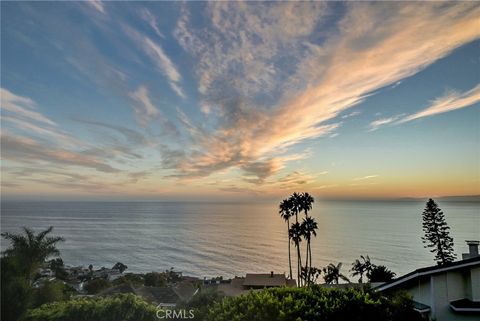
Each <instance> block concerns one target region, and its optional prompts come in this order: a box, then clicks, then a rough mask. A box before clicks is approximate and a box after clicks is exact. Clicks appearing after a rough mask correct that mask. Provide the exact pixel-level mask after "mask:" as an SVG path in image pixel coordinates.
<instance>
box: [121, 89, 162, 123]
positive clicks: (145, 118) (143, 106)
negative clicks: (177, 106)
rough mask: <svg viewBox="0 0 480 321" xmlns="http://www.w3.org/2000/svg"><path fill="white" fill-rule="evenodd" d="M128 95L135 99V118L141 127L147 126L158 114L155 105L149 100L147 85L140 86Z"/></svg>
mask: <svg viewBox="0 0 480 321" xmlns="http://www.w3.org/2000/svg"><path fill="white" fill-rule="evenodd" d="M129 96H130V97H131V98H132V99H133V100H134V101H135V104H134V105H133V111H134V113H135V118H136V119H137V121H138V123H139V124H140V125H141V126H142V127H147V126H148V124H149V123H150V121H152V120H153V119H155V118H156V117H158V116H159V114H160V113H159V111H158V109H157V107H155V105H153V103H152V101H151V100H150V97H149V95H148V89H147V87H145V86H140V87H138V88H137V90H135V91H133V92H131V93H130V94H129Z"/></svg>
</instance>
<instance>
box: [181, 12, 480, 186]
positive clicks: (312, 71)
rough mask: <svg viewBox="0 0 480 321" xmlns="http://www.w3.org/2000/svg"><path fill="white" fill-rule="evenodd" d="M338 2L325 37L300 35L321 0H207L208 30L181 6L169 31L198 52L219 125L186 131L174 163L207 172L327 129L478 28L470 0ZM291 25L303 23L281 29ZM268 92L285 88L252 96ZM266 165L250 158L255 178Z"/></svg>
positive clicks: (310, 27)
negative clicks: (270, 1)
mask: <svg viewBox="0 0 480 321" xmlns="http://www.w3.org/2000/svg"><path fill="white" fill-rule="evenodd" d="M346 7H347V10H346V14H345V16H344V18H343V19H342V20H341V21H340V22H339V24H338V25H337V29H336V31H335V32H332V33H331V34H329V33H328V32H327V31H326V32H325V33H326V38H327V40H325V41H323V42H318V43H314V42H309V40H308V39H307V38H308V36H309V35H310V34H311V33H312V32H313V31H314V29H315V27H316V26H317V25H318V24H321V19H322V17H323V15H322V12H323V10H324V7H323V4H319V5H318V6H317V7H312V4H305V3H286V4H285V3H284V4H282V5H279V6H273V5H272V6H270V5H265V6H257V5H255V6H253V5H251V4H248V3H209V5H208V9H207V13H208V14H209V15H210V19H211V23H212V28H211V30H209V32H208V33H206V32H204V31H203V30H198V29H196V28H195V24H194V23H193V22H192V21H191V19H190V18H189V13H188V12H185V13H184V14H183V15H182V17H181V18H180V19H179V20H178V23H177V29H176V30H175V32H174V34H175V36H176V38H177V40H178V41H179V43H180V44H181V45H182V47H183V48H184V49H185V50H186V51H187V52H189V53H190V54H192V55H194V56H196V57H199V59H200V63H199V67H198V69H197V73H198V77H199V91H200V93H201V94H202V95H203V98H204V101H205V102H206V103H207V104H208V106H209V114H208V116H209V117H216V118H217V119H218V121H217V123H218V124H219V126H218V128H216V129H214V130H211V131H208V132H207V133H206V134H202V135H196V136H195V137H192V146H195V147H194V149H193V151H188V150H187V151H186V152H184V157H183V158H181V159H178V160H177V170H178V171H179V172H180V173H182V175H194V176H198V175H209V174H210V173H212V172H214V171H218V170H222V169H225V168H228V167H240V168H242V166H243V167H245V164H251V163H253V164H257V162H258V161H259V160H261V159H265V158H268V159H271V160H272V161H273V160H274V159H275V158H276V157H278V155H276V153H278V150H282V151H285V150H287V149H288V148H289V147H291V146H292V145H295V144H297V143H299V142H304V141H305V140H308V139H312V138H317V137H322V136H326V135H331V134H332V131H334V130H335V129H336V128H338V126H339V125H340V124H338V123H334V124H332V123H331V120H333V119H334V118H336V117H337V116H338V115H339V114H340V113H342V112H344V111H345V110H347V109H349V108H351V107H353V106H355V105H357V104H359V103H360V102H362V101H363V100H364V99H365V98H366V97H368V96H369V95H371V93H372V92H375V91H376V90H378V89H380V88H383V87H385V86H388V85H392V84H395V83H397V82H398V81H401V80H402V79H405V78H407V77H410V76H412V75H414V74H415V73H417V72H418V71H420V70H422V69H424V68H425V67H427V66H428V65H430V64H432V63H434V62H435V61H437V60H438V59H440V58H442V57H444V56H446V55H447V54H449V53H450V52H451V51H452V50H454V49H455V48H457V47H459V46H461V45H463V44H465V43H468V42H471V41H473V40H475V39H477V38H478V37H479V36H480V30H479V29H478V28H477V27H476V26H477V24H478V15H479V14H480V7H478V6H476V5H474V4H467V3H461V4H456V3H448V4H445V3H443V4H442V5H439V4H438V3H422V4H418V3H388V4H386V3H385V4H383V3H374V4H371V3H348V4H346ZM185 11H186V10H185ZM300 12H304V13H306V15H305V16H303V15H300V14H299V13H300ZM276 14H281V15H282V17H283V18H282V19H281V20H279V21H280V22H279V24H281V25H279V24H277V22H276V21H277V20H275V19H273V18H272V17H275V16H276ZM298 17H301V23H300V24H299V23H298V21H297V18H298ZM293 25H301V26H302V28H298V29H296V28H291V29H290V27H291V26H293ZM378 25H382V26H383V27H382V28H378ZM418 30H422V32H418ZM254 39H261V40H262V41H256V40H254ZM299 41H300V42H302V43H306V44H308V45H306V46H303V47H302V48H304V50H303V51H297V50H298V48H299V46H298V44H299ZM219 46H220V47H219ZM217 47H218V49H217ZM372 57H375V59H372ZM285 60H289V61H291V62H292V63H291V66H293V68H291V69H288V68H287V69H288V71H287V69H285V68H280V65H278V64H277V63H278V62H280V61H285ZM302 84H303V85H302ZM306 84H308V85H306ZM284 86H286V87H284ZM277 92H278V93H281V92H285V94H284V95H283V96H282V95H280V97H281V99H274V100H272V102H271V104H270V105H267V106H265V105H264V104H262V105H260V104H258V102H257V100H256V99H257V98H259V97H264V96H265V95H268V94H269V93H270V94H272V93H277ZM391 121H393V120H390V119H388V120H387V119H384V120H381V122H380V123H378V122H377V123H376V125H381V124H386V123H388V122H391ZM200 132H201V131H200V130H198V131H196V133H200ZM267 165H268V164H262V166H257V168H256V169H258V173H259V174H260V176H259V177H258V179H260V180H262V179H263V180H264V178H265V176H266V175H268V174H271V173H274V171H272V170H271V168H272V167H271V166H270V167H269V166H267ZM277 167H278V166H277ZM247 169H248V170H250V173H252V171H251V168H249V167H247Z"/></svg>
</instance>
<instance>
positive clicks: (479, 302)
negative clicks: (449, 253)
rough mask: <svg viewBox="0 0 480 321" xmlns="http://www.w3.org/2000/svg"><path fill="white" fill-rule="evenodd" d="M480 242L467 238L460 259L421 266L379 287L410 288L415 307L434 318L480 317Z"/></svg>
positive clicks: (442, 320) (459, 319) (384, 289)
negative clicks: (479, 250)
mask: <svg viewBox="0 0 480 321" xmlns="http://www.w3.org/2000/svg"><path fill="white" fill-rule="evenodd" d="M479 243H480V242H478V241H467V244H468V246H469V248H470V251H469V253H467V254H464V255H463V258H464V259H463V260H461V261H457V262H452V263H449V264H445V265H436V266H431V267H426V268H422V269H418V270H415V271H413V272H411V273H408V274H406V275H404V276H402V277H399V278H397V279H395V280H393V281H390V282H388V283H385V284H383V285H380V286H378V287H377V288H376V289H377V290H378V291H382V292H392V291H396V290H405V291H407V292H408V293H409V294H410V295H411V296H412V297H413V300H414V308H415V310H417V311H418V312H419V313H421V314H423V315H424V316H426V317H428V318H430V319H431V320H436V321H463V320H472V321H473V320H480V256H479V254H478V245H479Z"/></svg>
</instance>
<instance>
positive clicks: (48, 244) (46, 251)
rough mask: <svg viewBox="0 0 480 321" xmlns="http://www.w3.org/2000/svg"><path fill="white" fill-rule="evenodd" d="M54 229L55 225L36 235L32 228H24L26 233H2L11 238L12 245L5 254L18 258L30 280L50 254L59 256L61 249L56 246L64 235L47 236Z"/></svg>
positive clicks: (3, 235) (6, 237)
mask: <svg viewBox="0 0 480 321" xmlns="http://www.w3.org/2000/svg"><path fill="white" fill-rule="evenodd" d="M52 230H53V226H50V227H49V228H48V229H46V230H44V231H42V232H40V233H38V234H37V235H35V233H34V232H33V230H32V229H29V228H27V227H24V228H23V232H24V234H14V233H8V232H6V233H2V234H1V235H2V237H4V238H5V239H6V240H9V241H10V243H11V247H9V248H8V249H6V250H5V251H4V252H3V254H4V255H5V256H7V257H14V258H16V259H17V260H18V262H19V266H21V267H22V269H23V272H24V273H25V276H26V277H27V279H28V280H31V278H32V274H33V273H34V272H35V271H36V270H37V269H38V267H39V266H40V265H41V264H42V263H43V262H45V260H46V259H47V258H48V257H50V256H58V255H59V254H60V251H59V250H58V249H57V248H56V244H57V243H58V242H61V241H63V240H64V239H63V238H62V237H58V236H47V235H48V234H50V233H51V232H52Z"/></svg>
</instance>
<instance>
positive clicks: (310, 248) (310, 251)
mask: <svg viewBox="0 0 480 321" xmlns="http://www.w3.org/2000/svg"><path fill="white" fill-rule="evenodd" d="M308 251H309V253H310V255H309V259H310V263H309V265H310V268H309V270H308V278H309V280H310V277H311V273H310V271H311V270H312V244H311V243H310V240H308Z"/></svg>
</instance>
